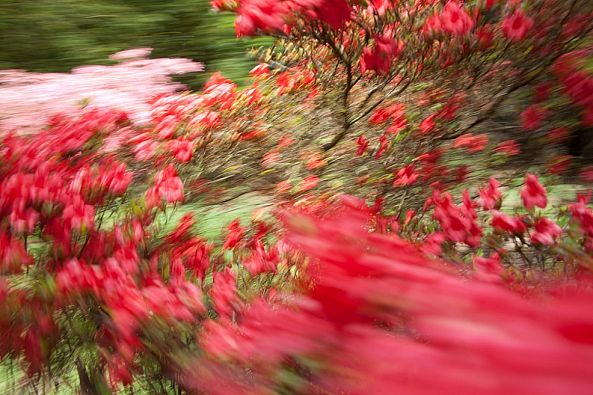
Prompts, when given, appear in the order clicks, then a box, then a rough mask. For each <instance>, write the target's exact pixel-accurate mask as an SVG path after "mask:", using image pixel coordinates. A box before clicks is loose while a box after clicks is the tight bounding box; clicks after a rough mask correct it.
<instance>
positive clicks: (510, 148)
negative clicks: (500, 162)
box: [494, 140, 521, 156]
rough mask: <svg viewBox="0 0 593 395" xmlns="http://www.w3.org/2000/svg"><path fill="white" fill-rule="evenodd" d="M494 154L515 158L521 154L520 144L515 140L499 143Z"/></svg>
mask: <svg viewBox="0 0 593 395" xmlns="http://www.w3.org/2000/svg"><path fill="white" fill-rule="evenodd" d="M494 152H498V153H501V154H504V155H506V156H514V155H517V154H519V153H520V152H521V150H520V149H519V144H518V143H517V142H516V141H515V140H506V141H503V142H501V143H499V144H498V145H497V146H496V148H494Z"/></svg>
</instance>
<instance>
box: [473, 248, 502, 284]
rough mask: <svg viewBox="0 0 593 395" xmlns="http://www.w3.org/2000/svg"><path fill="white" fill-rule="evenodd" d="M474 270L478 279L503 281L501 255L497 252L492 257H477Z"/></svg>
mask: <svg viewBox="0 0 593 395" xmlns="http://www.w3.org/2000/svg"><path fill="white" fill-rule="evenodd" d="M474 270H475V272H476V278H477V279H478V280H481V281H485V282H493V283H498V282H501V278H500V276H501V275H502V274H503V273H504V268H503V267H502V264H501V263H500V257H499V256H498V254H496V253H494V254H493V255H492V256H491V257H490V258H483V257H479V256H477V257H475V258H474Z"/></svg>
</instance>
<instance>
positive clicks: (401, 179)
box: [393, 164, 418, 186]
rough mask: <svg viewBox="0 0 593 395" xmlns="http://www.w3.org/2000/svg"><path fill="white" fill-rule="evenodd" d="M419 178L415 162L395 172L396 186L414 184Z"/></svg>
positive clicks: (394, 183) (394, 182)
mask: <svg viewBox="0 0 593 395" xmlns="http://www.w3.org/2000/svg"><path fill="white" fill-rule="evenodd" d="M417 179H418V173H416V172H415V167H414V165H413V164H410V165H407V166H405V167H403V168H401V169H400V170H398V171H397V172H396V173H395V180H394V181H393V185H394V186H408V185H413V184H414V183H415V182H416V180H417Z"/></svg>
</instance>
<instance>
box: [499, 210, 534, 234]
mask: <svg viewBox="0 0 593 395" xmlns="http://www.w3.org/2000/svg"><path fill="white" fill-rule="evenodd" d="M491 224H492V227H493V228H494V229H496V230H499V231H502V232H508V233H511V234H521V233H524V232H525V231H527V225H525V222H523V220H522V219H521V218H519V217H510V216H508V215H506V214H503V213H501V212H500V211H495V210H494V211H492V222H491Z"/></svg>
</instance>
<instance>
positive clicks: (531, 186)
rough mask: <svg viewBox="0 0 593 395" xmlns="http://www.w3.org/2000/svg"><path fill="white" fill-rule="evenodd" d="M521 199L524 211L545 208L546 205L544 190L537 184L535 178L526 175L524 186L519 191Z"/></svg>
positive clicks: (537, 181)
mask: <svg viewBox="0 0 593 395" xmlns="http://www.w3.org/2000/svg"><path fill="white" fill-rule="evenodd" d="M521 199H522V200H523V205H524V206H525V208H526V209H528V210H531V209H532V208H534V207H540V208H545V207H546V206H547V205H548V198H547V196H546V190H545V189H544V187H543V186H542V185H541V184H540V183H539V180H538V178H537V176H535V175H533V174H527V177H526V178H525V185H524V186H523V189H522V190H521Z"/></svg>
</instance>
